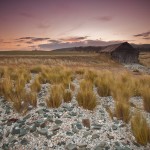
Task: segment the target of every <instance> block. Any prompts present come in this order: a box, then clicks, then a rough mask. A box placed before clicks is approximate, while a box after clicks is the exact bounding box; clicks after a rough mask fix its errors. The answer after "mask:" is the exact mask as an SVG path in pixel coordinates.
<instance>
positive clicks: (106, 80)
mask: <svg viewBox="0 0 150 150" xmlns="http://www.w3.org/2000/svg"><path fill="white" fill-rule="evenodd" d="M112 84H113V74H112V73H111V72H109V71H105V72H101V73H99V75H98V77H97V79H96V80H95V86H96V87H97V92H98V94H99V95H100V96H110V95H111V85H112Z"/></svg>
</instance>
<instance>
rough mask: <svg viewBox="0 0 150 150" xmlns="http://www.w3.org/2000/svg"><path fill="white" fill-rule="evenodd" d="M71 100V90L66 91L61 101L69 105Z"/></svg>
mask: <svg viewBox="0 0 150 150" xmlns="http://www.w3.org/2000/svg"><path fill="white" fill-rule="evenodd" d="M71 99H72V92H71V90H66V91H65V92H64V93H63V100H64V102H66V103H69V102H71Z"/></svg>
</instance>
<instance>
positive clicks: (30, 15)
mask: <svg viewBox="0 0 150 150" xmlns="http://www.w3.org/2000/svg"><path fill="white" fill-rule="evenodd" d="M20 15H21V16H23V17H25V18H35V16H34V15H33V14H30V13H27V12H21V13H20Z"/></svg>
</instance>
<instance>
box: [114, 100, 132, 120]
mask: <svg viewBox="0 0 150 150" xmlns="http://www.w3.org/2000/svg"><path fill="white" fill-rule="evenodd" d="M114 116H115V117H117V118H118V119H119V120H123V121H124V122H126V123H128V122H129V121H130V118H131V116H130V105H129V104H128V103H125V102H123V101H116V102H115V109H114Z"/></svg>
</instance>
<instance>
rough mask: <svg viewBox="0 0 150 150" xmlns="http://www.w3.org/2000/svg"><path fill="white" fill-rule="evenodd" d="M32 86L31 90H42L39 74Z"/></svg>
mask: <svg viewBox="0 0 150 150" xmlns="http://www.w3.org/2000/svg"><path fill="white" fill-rule="evenodd" d="M30 88H31V91H34V92H37V93H38V92H40V90H41V83H40V81H39V76H37V77H36V78H35V79H34V81H33V83H32V84H31V86H30Z"/></svg>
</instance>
